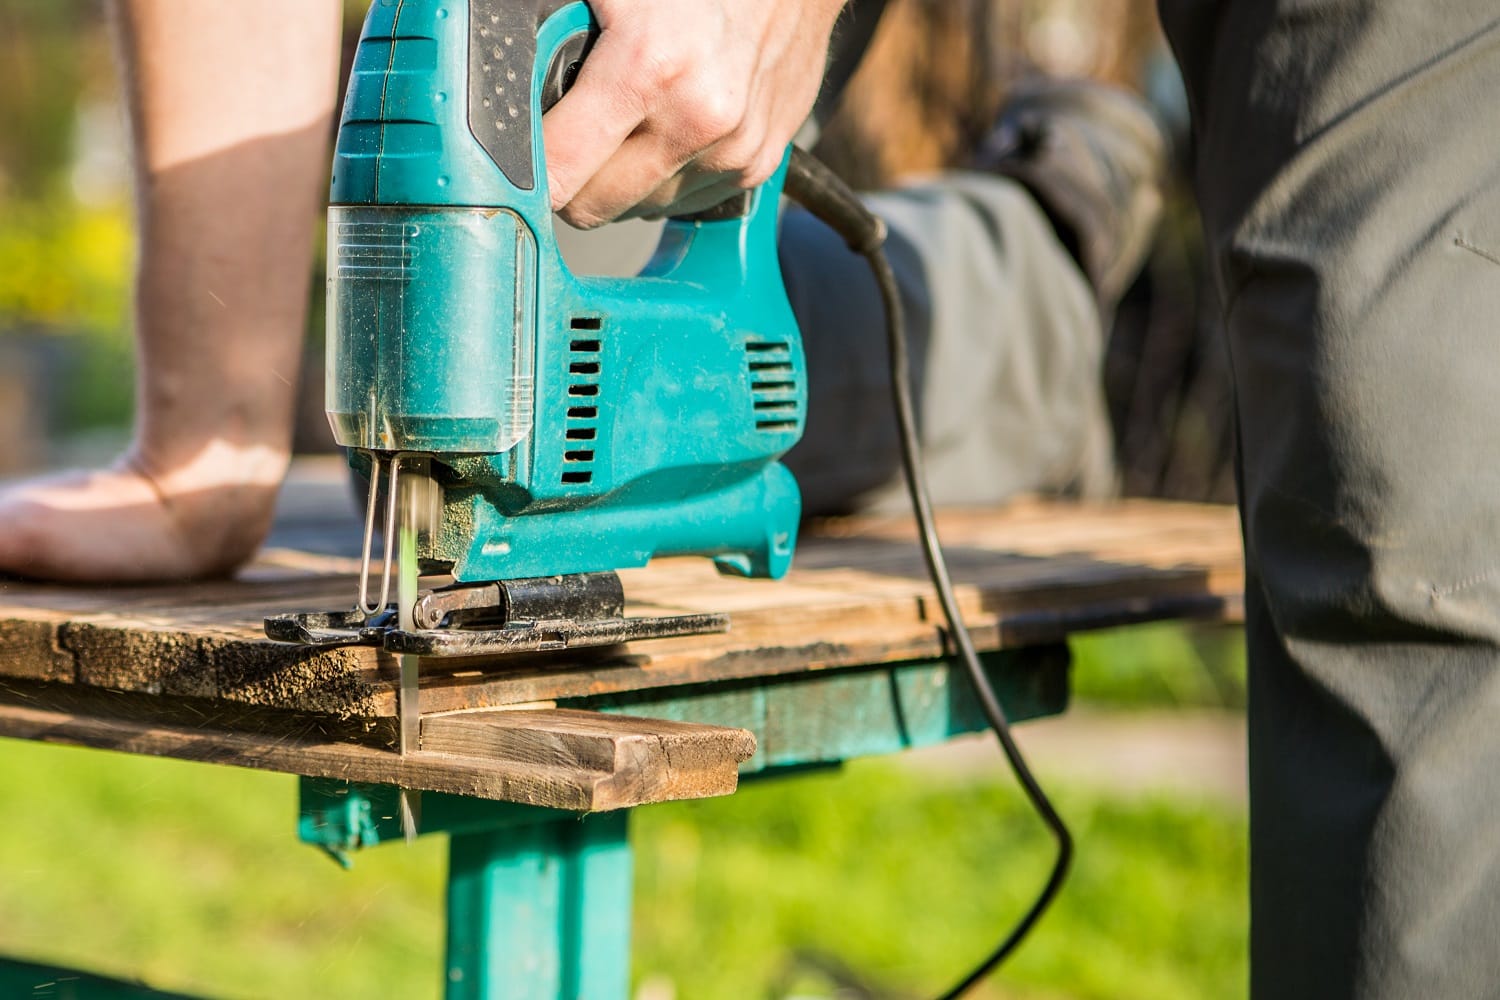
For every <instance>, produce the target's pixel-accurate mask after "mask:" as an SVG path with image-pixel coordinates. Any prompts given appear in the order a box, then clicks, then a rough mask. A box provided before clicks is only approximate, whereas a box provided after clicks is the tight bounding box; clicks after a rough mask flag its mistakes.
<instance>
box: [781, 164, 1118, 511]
mask: <svg viewBox="0 0 1500 1000" xmlns="http://www.w3.org/2000/svg"><path fill="white" fill-rule="evenodd" d="M867 202H868V204H869V205H870V207H871V208H873V209H874V210H875V211H876V212H877V213H878V214H879V215H880V216H881V217H882V218H884V219H885V220H886V223H887V225H888V226H889V227H890V238H889V240H888V242H887V245H886V250H887V254H888V255H889V257H890V259H891V264H892V267H893V269H894V270H895V272H896V276H897V280H898V281H899V283H900V287H901V291H902V299H903V303H904V305H905V309H906V314H907V326H908V337H909V342H910V344H911V351H912V368H913V378H914V381H915V383H916V384H915V386H914V388H915V390H916V395H917V409H918V419H919V421H920V423H921V428H920V430H921V435H922V441H923V446H924V451H925V457H926V461H927V471H928V481H929V485H930V486H931V488H932V493H933V497H934V500H935V501H936V502H937V503H949V504H956V503H986V502H993V501H997V500H1001V499H1004V498H1006V497H1009V496H1013V495H1014V494H1016V493H1019V492H1024V491H1029V490H1038V489H1063V488H1069V487H1073V488H1078V489H1081V490H1083V491H1084V492H1089V493H1095V494H1098V493H1104V492H1107V491H1108V490H1109V489H1110V488H1111V486H1112V482H1113V472H1112V457H1111V451H1110V447H1111V446H1110V435H1109V426H1108V418H1107V416H1106V414H1105V409H1104V403H1103V394H1102V389H1101V382H1100V365H1101V363H1102V356H1103V350H1104V344H1103V336H1102V334H1101V331H1100V321H1099V313H1098V307H1097V305H1096V303H1095V300H1094V294H1093V290H1092V289H1091V288H1090V287H1089V285H1088V283H1087V281H1086V280H1085V279H1084V277H1083V274H1082V272H1081V271H1080V270H1079V268H1078V265H1077V264H1076V263H1075V262H1074V260H1073V258H1072V257H1070V256H1069V255H1068V252H1067V250H1066V249H1065V248H1064V247H1063V245H1062V243H1061V242H1060V241H1059V240H1058V238H1057V235H1056V233H1055V231H1054V230H1053V228H1052V226H1051V224H1050V223H1049V222H1048V220H1047V217H1046V216H1045V215H1044V214H1043V213H1042V211H1041V209H1040V208H1039V207H1038V206H1037V204H1036V201H1035V199H1033V198H1032V197H1031V195H1030V194H1029V193H1028V192H1027V191H1026V190H1025V189H1024V188H1022V187H1021V186H1020V185H1019V184H1017V183H1015V182H1014V181H1011V180H1008V179H1005V178H999V177H993V176H990V175H987V174H971V173H949V174H943V175H940V176H937V177H934V178H932V179H930V180H927V181H924V182H922V183H918V184H913V185H911V186H909V187H905V188H902V189H899V190H895V191H889V192H885V193H882V194H877V195H871V196H869V197H868V198H867ZM781 262H782V275H783V278H784V279H785V282H786V286H787V294H788V295H789V296H790V298H791V301H792V308H793V310H794V311H795V312H796V314H797V320H798V322H799V324H800V325H801V327H802V332H803V341H804V344H805V347H806V350H807V367H808V416H807V430H806V433H805V434H804V436H803V439H802V441H801V443H799V444H798V445H797V446H796V447H794V448H793V449H792V450H791V452H790V453H789V454H788V455H787V457H786V464H787V465H788V467H790V468H791V470H792V472H793V473H795V474H796V476H797V481H798V483H800V484H801V487H802V495H803V509H804V510H805V511H806V512H807V513H809V514H827V513H836V512H842V511H848V510H853V509H860V510H872V509H873V510H883V509H894V510H903V511H904V510H906V509H908V506H909V501H908V500H907V499H906V493H905V487H904V486H902V480H901V475H900V464H899V463H900V452H899V450H898V445H897V441H896V425H895V418H894V416H893V410H892V406H891V397H890V388H889V386H890V376H889V374H888V372H889V366H888V361H887V347H886V338H885V327H884V319H883V313H882V310H881V307H880V298H879V293H878V292H877V290H876V288H875V283H874V280H873V279H872V278H871V276H870V273H869V267H868V265H867V264H866V263H865V262H864V260H863V259H861V258H859V257H857V256H855V255H854V254H852V253H850V252H849V250H848V249H847V248H845V246H844V244H843V242H842V241H841V240H840V239H839V238H838V237H837V236H835V235H834V234H833V233H832V232H831V231H829V230H828V229H827V228H826V227H825V226H823V225H822V224H821V223H819V222H818V221H817V220H815V219H813V218H812V217H811V216H809V215H808V214H807V213H806V212H804V211H802V210H801V209H793V210H789V211H788V212H787V215H786V217H785V219H784V220H783V223H782V235H781Z"/></svg>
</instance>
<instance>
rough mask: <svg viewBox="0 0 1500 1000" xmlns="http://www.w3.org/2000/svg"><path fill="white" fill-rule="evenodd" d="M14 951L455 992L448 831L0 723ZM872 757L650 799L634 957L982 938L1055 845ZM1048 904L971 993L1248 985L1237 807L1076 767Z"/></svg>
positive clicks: (176, 981)
mask: <svg viewBox="0 0 1500 1000" xmlns="http://www.w3.org/2000/svg"><path fill="white" fill-rule="evenodd" d="M0 754H3V761H4V764H3V768H4V770H3V773H4V775H5V777H4V778H3V779H0V810H3V814H4V815H6V816H8V817H10V820H11V821H10V822H8V823H6V824H3V825H0V954H4V955H6V956H8V957H13V958H24V959H29V960H33V961H41V962H50V963H56V964H59V965H64V966H70V967H76V968H81V969H85V970H87V971H91V972H100V973H107V974H112V975H120V976H126V977H141V978H144V979H146V980H147V981H149V982H151V983H152V984H153V985H155V986H158V987H159V988H163V989H176V990H182V991H184V992H189V993H193V994H201V995H205V996H214V997H267V996H283V997H320V998H329V1000H335V998H341V997H402V998H407V997H410V998H420V997H434V996H437V995H438V987H439V981H438V980H439V973H440V961H441V948H442V933H443V931H442V883H443V877H444V869H445V857H444V842H443V840H442V838H439V837H434V838H424V839H423V840H421V841H419V842H418V843H417V844H416V845H415V846H412V847H409V848H408V847H403V846H397V845H392V846H385V847H381V848H379V849H377V850H373V851H369V852H366V853H364V854H361V855H359V856H358V858H357V862H356V865H355V868H354V870H353V871H351V872H345V871H342V870H340V869H338V868H337V867H336V866H334V865H333V864H332V863H331V862H329V861H328V860H326V859H325V858H324V857H323V856H322V855H321V854H319V853H318V852H316V851H315V850H313V849H312V848H309V847H305V846H302V845H300V844H298V843H297V842H296V841H295V839H294V833H293V825H294V816H295V781H294V780H293V779H291V778H288V777H286V776H282V775H270V774H261V773H257V772H250V771H242V770H235V769H229V768H218V767H208V766H205V765H195V764H187V763H182V762H177V761H162V760H151V759H143V758H135V757H129V756H124V755H113V754H105V753H101V752H98V751H83V750H76V749H71V748H62V747H50V746H44V745H38V744H27V743H19V742H12V741H5V742H3V743H0ZM996 774H997V777H996V780H995V781H993V782H984V783H974V782H968V781H962V782H960V781H957V780H955V781H954V782H952V783H950V782H948V781H946V780H944V781H934V780H933V778H932V776H931V775H930V774H929V773H926V772H923V773H916V772H908V771H905V770H903V769H901V768H899V767H898V766H896V765H894V764H892V763H890V762H883V761H870V762H862V763H856V764H853V765H850V766H849V767H848V768H846V769H844V770H843V771H842V772H835V773H825V774H815V775H809V776H804V777H799V778H795V779H778V780H775V781H765V782H753V783H750V784H748V785H747V786H746V787H745V788H744V789H743V790H742V791H741V792H740V793H739V794H737V795H735V796H733V797H732V798H728V799H721V800H711V801H704V802H695V803H678V804H670V805H664V806H655V807H650V808H647V809H642V810H640V811H638V812H637V814H636V816H635V825H634V828H633V837H634V840H635V843H636V846H637V854H638V870H637V884H638V892H637V904H636V915H635V922H636V948H635V974H636V977H637V979H638V980H641V979H651V980H653V981H655V982H659V981H661V980H663V979H665V980H667V981H670V982H671V983H672V984H673V986H674V987H675V995H676V996H677V997H679V998H683V1000H687V998H749V997H767V998H769V997H785V996H789V995H792V994H793V993H794V992H795V993H796V994H798V995H802V996H811V997H816V996H830V997H831V996H833V995H834V992H833V990H832V988H831V986H832V984H833V983H834V982H835V981H837V979H838V978H839V976H840V975H841V974H842V973H840V971H839V970H841V969H848V970H853V971H852V976H853V978H855V979H857V980H858V981H860V982H861V983H863V984H865V985H866V986H867V987H870V988H871V992H870V994H869V995H874V996H890V997H906V996H920V995H927V994H931V993H934V992H936V990H937V989H938V988H939V987H942V986H945V985H947V984H948V982H949V980H951V979H953V978H954V977H956V976H957V975H958V974H959V973H960V972H962V971H963V970H965V969H966V968H967V967H969V966H970V965H971V964H972V963H973V962H974V961H976V960H977V959H978V958H979V957H980V956H981V955H983V954H984V953H985V952H986V951H987V949H988V948H989V947H991V946H993V944H994V942H995V940H996V939H997V938H998V935H999V934H1000V932H1001V930H1002V929H1003V928H1004V927H1006V926H1007V925H1008V924H1009V923H1010V922H1011V921H1012V920H1014V919H1015V917H1016V916H1017V915H1018V913H1019V912H1020V910H1021V908H1022V907H1023V906H1024V905H1025V903H1026V902H1027V901H1028V900H1029V898H1030V896H1031V894H1032V893H1034V892H1035V891H1036V889H1037V888H1038V886H1039V885H1040V882H1041V880H1042V879H1043V877H1044V876H1045V872H1046V867H1047V865H1048V863H1049V860H1050V844H1049V843H1048V842H1047V840H1046V838H1045V836H1044V834H1043V833H1042V831H1041V829H1040V828H1039V825H1038V823H1037V822H1036V820H1035V818H1034V817H1033V816H1032V815H1031V814H1030V812H1029V811H1028V809H1027V808H1026V806H1025V804H1024V802H1023V801H1022V800H1021V798H1020V796H1019V794H1018V793H1017V792H1015V791H1014V789H1013V788H1012V787H1011V786H1010V784H1009V783H1008V781H1006V780H1004V779H1001V778H1000V777H999V767H998V764H997V771H996ZM1056 792H1057V795H1058V797H1059V799H1060V804H1061V807H1062V809H1063V811H1064V813H1065V815H1066V816H1067V817H1068V819H1069V820H1070V821H1071V823H1072V824H1073V826H1074V828H1075V831H1076V832H1077V835H1078V840H1079V854H1078V863H1077V868H1076V870H1075V872H1074V874H1073V877H1072V878H1071V880H1070V882H1069V884H1068V887H1067V890H1066V891H1065V893H1064V895H1063V897H1062V899H1061V901H1060V902H1059V903H1058V905H1057V908H1056V910H1055V912H1053V913H1052V914H1051V915H1049V917H1048V918H1047V919H1046V920H1045V921H1044V922H1043V923H1042V925H1041V927H1040V928H1039V930H1038V931H1037V933H1036V935H1035V937H1034V938H1033V940H1031V941H1030V942H1029V943H1028V944H1027V946H1026V948H1025V949H1024V950H1023V951H1022V952H1021V953H1020V955H1019V956H1018V957H1017V958H1016V959H1015V960H1014V961H1013V963H1012V964H1011V965H1009V966H1008V967H1007V969H1006V972H1005V975H1004V977H1003V980H1002V983H1003V988H1001V987H999V986H996V987H991V988H990V989H989V991H988V992H986V993H981V994H979V995H981V996H992V997H1001V996H1004V997H1027V998H1061V997H1071V998H1080V1000H1082V998H1090V1000H1092V998H1099V1000H1104V998H1108V1000H1132V998H1141V1000H1145V998H1151V1000H1174V998H1183V1000H1188V998H1199V997H1213V998H1232V997H1235V996H1242V995H1243V993H1244V987H1243V984H1244V981H1245V964H1244V963H1245V959H1244V940H1245V934H1246V917H1245V903H1244V900H1245V885H1244V871H1245V827H1244V816H1243V815H1242V813H1240V812H1239V811H1238V810H1236V809H1234V808H1232V807H1228V806H1215V805H1212V804H1204V803H1187V802H1183V801H1173V800H1171V799H1167V798H1149V799H1140V798H1121V797H1117V796H1113V795H1111V794H1108V793H1107V792H1100V791H1099V790H1097V789H1086V788H1079V787H1072V786H1063V787H1061V788H1059V789H1057V790H1056Z"/></svg>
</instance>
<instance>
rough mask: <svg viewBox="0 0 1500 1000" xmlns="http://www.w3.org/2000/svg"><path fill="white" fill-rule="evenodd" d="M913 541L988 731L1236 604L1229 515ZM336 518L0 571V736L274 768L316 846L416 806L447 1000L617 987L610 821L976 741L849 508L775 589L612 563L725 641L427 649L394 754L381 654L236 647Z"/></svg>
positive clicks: (1137, 511)
mask: <svg viewBox="0 0 1500 1000" xmlns="http://www.w3.org/2000/svg"><path fill="white" fill-rule="evenodd" d="M940 530H941V532H942V534H943V538H944V542H945V546H946V549H947V552H948V556H949V560H950V563H951V566H952V569H953V572H954V577H955V579H956V581H957V583H958V594H959V598H960V601H961V605H962V607H963V611H964V615H965V618H966V620H967V621H968V622H969V624H970V627H971V629H972V631H973V633H974V638H975V640H976V642H977V644H978V646H979V648H980V649H981V650H982V651H983V653H984V659H985V664H986V668H987V671H988V673H989V675H990V677H991V679H992V681H993V683H994V685H995V686H996V689H997V691H998V693H999V695H1000V697H1001V700H1002V702H1003V703H1004V704H1005V705H1006V708H1007V710H1008V712H1009V713H1010V715H1011V717H1012V718H1013V719H1014V720H1023V719H1027V718H1034V717H1037V716H1041V715H1047V714H1053V713H1057V712H1060V711H1062V710H1063V709H1064V708H1065V707H1066V703H1067V696H1068V684H1067V669H1068V650H1067V641H1068V638H1069V637H1070V636H1071V635H1073V634H1074V633H1076V632H1081V631H1086V630H1096V629H1103V628H1111V627H1116V626H1122V625H1129V624H1134V623H1142V622H1151V621H1162V620H1170V619H1197V620H1207V621H1232V620H1235V619H1236V618H1237V617H1238V615H1239V613H1240V592H1241V589H1242V582H1241V561H1240V550H1239V535H1238V527H1237V522H1236V519H1235V515H1234V512H1233V511H1232V510H1231V509H1228V508H1221V507H1206V506H1195V505H1185V504H1168V503H1160V502H1143V501H1128V502H1118V503H1105V504H1100V503H1076V502H1063V501H1041V500H1025V501H1018V502H1015V503H1012V504H1010V505H1008V506H1007V507H1005V508H1004V509H1000V510H951V511H945V512H943V513H942V515H941V517H940ZM359 531H360V527H359V523H358V520H357V517H356V515H355V514H354V511H353V509H352V504H351V502H350V500H349V493H348V488H347V484H346V483H345V481H344V477H343V475H342V474H341V473H340V472H338V471H337V470H336V469H335V468H334V467H333V466H330V465H316V464H315V465H302V466H299V467H298V469H297V470H296V472H295V473H294V475H293V477H292V480H291V481H290V485H289V488H288V490H287V491H286V493H285V494H284V497H283V505H282V513H281V515H280V516H279V518H278V522H277V527H276V529H275V531H274V532H273V535H272V539H271V542H270V544H269V545H268V546H267V548H266V549H265V550H264V551H263V552H262V553H261V555H260V557H259V558H258V559H257V560H256V561H255V563H254V564H253V565H251V566H250V567H248V568H247V569H245V570H244V571H243V572H242V573H241V574H240V575H239V576H238V577H237V578H236V579H234V580H232V581H222V582H214V583H205V584H195V585H179V586H152V587H132V588H94V589H85V588H70V587H59V586H48V585H37V584H26V583H20V582H0V736H7V737H15V738H20V739H32V740H45V741H51V742H60V743H68V744H76V745H82V746H88V747H98V748H104V749H110V750H116V751H123V752H128V753H137V754H152V755H160V756H168V757H178V758H183V759H188V760H195V761H203V762H207V763H215V764H228V765H234V766H239V767H251V768H262V769H269V770H274V771H282V772H289V773H292V774H297V775H301V776H302V777H303V781H302V786H301V804H300V816H299V823H298V831H297V832H298V835H299V836H300V837H301V838H302V839H303V840H304V841H307V842H308V843H310V844H313V845H315V846H317V847H320V848H322V849H324V850H326V851H328V852H329V853H330V854H332V855H333V856H334V857H336V858H339V859H342V860H347V858H348V857H349V855H350V854H351V853H352V852H354V851H356V850H359V849H362V848H368V847H372V846H374V845H376V844H378V843H380V842H382V841H385V840H391V839H399V838H400V837H401V835H402V834H401V830H400V826H399V823H398V822H397V820H396V815H397V808H396V804H395V803H396V797H397V794H398V793H397V789H398V788H407V789H414V790H419V791H421V792H422V795H421V796H420V800H419V801H420V830H421V833H422V834H424V835H425V834H433V833H446V834H448V835H449V837H450V847H449V850H450V869H449V885H448V913H449V924H448V957H447V969H446V981H447V984H448V988H447V995H448V996H449V997H450V998H454V1000H459V998H481V997H482V998H499V997H505V998H508V1000H516V998H527V1000H530V998H558V997H586V998H589V1000H623V998H624V997H625V996H626V995H627V990H628V983H629V944H630V899H631V855H630V847H629V841H628V816H629V811H630V809H631V808H632V807H635V806H640V805H646V804H650V803H654V802H663V801H669V800H676V799H689V798H701V797H706V796H713V795H726V794H729V793H731V792H733V791H734V790H735V788H736V786H737V783H738V781H739V780H740V779H741V778H750V777H755V778H760V777H765V776H771V775H775V774H779V773H784V772H787V771H791V770H796V769H802V768H806V767H809V766H816V765H821V764H831V763H835V762H839V761H843V760H847V759H850V758H853V757H857V756H862V755H868V754H879V753H889V752H894V751H898V750H902V749H905V748H910V747H918V746H925V745H932V744H936V743H940V742H943V741H945V740H948V739H950V738H952V737H954V736H956V735H959V734H963V733H968V732H973V731H976V730H979V729H982V728H983V726H984V722H983V719H982V717H981V715H980V713H979V711H978V709H977V706H976V704H975V703H974V701H973V699H972V697H971V693H970V691H969V690H968V683H967V681H966V680H965V679H964V677H963V674H962V671H961V669H959V668H957V667H955V666H950V662H949V660H948V658H947V654H948V652H949V650H948V649H947V647H946V646H945V644H944V634H943V630H942V628H941V611H940V609H939V608H938V607H937V604H936V601H935V598H934V596H933V594H932V591H931V588H930V585H929V584H928V583H927V579H926V571H925V568H924V565H923V562H922V559H921V555H920V553H919V551H918V549H917V547H916V545H915V541H914V533H913V530H912V526H911V524H910V522H909V520H907V519H905V518H900V517H873V516H863V517H854V518H847V519H837V520H831V521H826V522H822V523H819V524H815V525H810V526H809V527H808V531H807V533H806V536H805V537H804V539H803V540H802V542H801V544H800V546H799V549H798V553H797V561H796V565H795V567H794V569H793V570H792V572H791V573H790V575H788V576H787V577H786V578H785V579H784V580H781V581H776V582H770V581H752V580H740V579H734V578H729V577H721V576H719V575H718V574H717V573H716V572H715V571H714V569H713V567H712V566H711V564H710V563H709V562H708V561H707V560H702V559H697V560H692V559H687V560H684V559H671V560H660V561H658V562H655V563H653V564H652V565H651V566H649V567H647V568H645V569H640V570H629V571H625V572H622V574H621V576H622V578H623V579H624V584H625V592H626V595H627V601H628V602H629V606H628V608H627V612H628V613H632V614H673V613H696V612H727V613H728V614H729V615H730V620H731V627H730V630H729V632H727V633H725V634H722V635H708V636H694V637H679V638H673V639H659V640H652V641H649V642H640V643H633V644H628V645H620V646H613V647H606V648H596V649H582V650H570V651H559V652H549V653H535V654H526V655H521V656H513V657H509V658H506V659H503V660H498V661H497V660H484V659H454V660H424V662H423V666H422V676H421V690H422V710H423V718H422V737H421V749H420V750H419V751H417V752H415V753H411V754H408V755H406V756H401V755H400V754H398V753H397V752H396V751H395V749H394V747H395V739H396V733H395V709H396V696H395V681H396V665H395V663H394V662H393V658H392V657H390V656H389V655H388V654H386V653H384V652H382V651H379V650H376V649H372V648H365V647H343V648H337V649H324V650H314V649H308V648H303V647H296V646H288V645H281V644H277V643H272V642H269V641H267V640H266V639H265V638H264V637H263V635H262V632H261V622H262V619H263V618H264V617H265V616H266V615H268V614H274V613H280V612H285V611H289V610H311V609H328V610H333V609H340V608H346V607H348V606H350V605H351V604H352V602H353V594H354V591H355V579H356V578H355V574H356V572H357V570H358V562H357V560H355V559H353V558H352V557H351V555H350V554H349V553H350V552H351V551H352V550H353V549H354V548H355V547H356V546H357V545H358V541H359ZM3 978H4V972H3V969H0V985H3Z"/></svg>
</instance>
